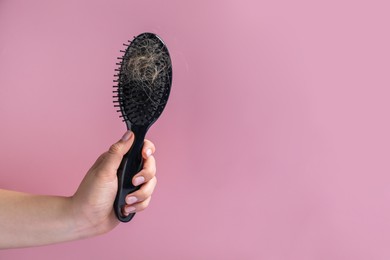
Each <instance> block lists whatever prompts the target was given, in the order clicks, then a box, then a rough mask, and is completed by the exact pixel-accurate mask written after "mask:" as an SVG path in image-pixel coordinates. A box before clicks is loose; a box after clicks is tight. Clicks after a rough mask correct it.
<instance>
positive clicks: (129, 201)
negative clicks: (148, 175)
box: [126, 196, 138, 204]
mask: <svg viewBox="0 0 390 260" xmlns="http://www.w3.org/2000/svg"><path fill="white" fill-rule="evenodd" d="M137 200H138V199H137V198H136V197H134V196H130V197H127V198H126V203H127V204H133V203H135V202H137Z"/></svg>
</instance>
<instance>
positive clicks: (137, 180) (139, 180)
mask: <svg viewBox="0 0 390 260" xmlns="http://www.w3.org/2000/svg"><path fill="white" fill-rule="evenodd" d="M144 181H145V178H144V177H142V176H139V177H137V178H135V180H134V185H135V186H138V185H140V184H142V183H144Z"/></svg>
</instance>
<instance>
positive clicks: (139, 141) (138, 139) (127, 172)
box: [114, 129, 146, 222]
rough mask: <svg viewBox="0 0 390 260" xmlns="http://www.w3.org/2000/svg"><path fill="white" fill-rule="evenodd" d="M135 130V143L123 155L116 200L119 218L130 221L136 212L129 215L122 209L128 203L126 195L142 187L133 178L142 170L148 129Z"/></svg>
mask: <svg viewBox="0 0 390 260" xmlns="http://www.w3.org/2000/svg"><path fill="white" fill-rule="evenodd" d="M134 130H135V129H132V131H133V132H134V142H133V145H132V146H131V148H130V150H129V152H127V153H126V154H125V155H124V156H123V159H122V161H121V164H120V166H119V168H118V171H117V176H118V192H117V194H116V198H115V201H114V211H115V214H116V216H117V218H118V220H119V221H121V222H129V221H130V220H131V219H132V218H133V217H134V215H135V213H130V214H129V215H128V216H125V215H123V213H122V209H123V207H124V206H125V205H126V201H125V200H126V196H127V195H128V194H130V193H132V192H134V191H136V190H138V189H139V188H140V186H134V185H133V183H132V179H133V177H134V175H136V174H137V173H138V172H139V171H141V170H142V166H143V158H142V147H143V145H144V139H145V134H146V131H139V129H136V131H134ZM137 130H138V131H137Z"/></svg>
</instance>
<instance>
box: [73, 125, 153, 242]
mask: <svg viewBox="0 0 390 260" xmlns="http://www.w3.org/2000/svg"><path fill="white" fill-rule="evenodd" d="M133 141H134V135H133V134H132V132H130V131H128V132H126V133H125V135H124V136H123V137H122V139H121V140H119V141H118V142H117V143H115V144H113V145H112V146H111V147H110V149H109V150H108V151H107V152H105V153H103V154H102V155H101V156H100V157H99V158H98V159H97V160H96V162H95V164H94V165H93V166H92V167H91V169H90V170H89V171H88V173H87V174H86V176H85V177H84V179H83V181H82V182H81V184H80V186H79V188H78V190H77V191H76V193H75V194H74V196H73V197H71V200H72V211H73V216H74V220H75V225H76V227H77V229H78V231H79V234H80V236H81V237H80V238H84V237H89V236H94V235H98V234H102V233H105V232H108V231H110V230H111V229H113V228H114V227H115V226H116V225H118V224H119V221H118V220H117V218H116V216H115V213H114V210H113V202H114V200H115V196H116V192H117V189H118V180H117V175H116V173H117V170H118V168H119V165H120V163H121V160H122V158H123V156H124V155H125V154H126V153H127V152H128V151H129V149H130V147H131V145H132V143H133ZM154 151H155V147H154V144H153V143H152V142H150V141H148V140H145V143H144V146H143V150H142V156H143V158H144V165H143V169H142V170H141V171H140V172H139V173H137V174H136V175H135V176H134V178H133V185H135V186H138V185H142V186H141V188H140V189H139V190H137V191H135V192H133V193H131V194H129V195H128V196H127V197H126V203H127V205H126V206H125V208H124V209H123V213H124V214H125V215H128V214H130V213H133V212H138V211H142V210H144V209H145V208H146V207H147V206H148V205H149V203H150V199H151V195H152V193H153V190H154V188H155V186H156V183H157V179H156V176H155V174H156V162H155V159H154V157H153V153H154Z"/></svg>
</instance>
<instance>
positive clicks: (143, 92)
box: [113, 33, 172, 222]
mask: <svg viewBox="0 0 390 260" xmlns="http://www.w3.org/2000/svg"><path fill="white" fill-rule="evenodd" d="M123 45H124V46H126V47H125V48H126V50H124V51H122V50H121V52H123V53H124V54H123V56H122V57H118V59H119V60H120V62H119V63H117V65H119V68H118V69H116V70H115V71H117V74H116V75H115V77H117V78H116V79H115V80H114V82H116V83H117V85H116V86H114V88H115V89H114V91H113V92H114V93H115V95H114V99H115V100H114V104H115V105H114V106H115V107H117V108H119V110H117V112H120V113H121V115H120V117H122V118H123V121H124V122H125V123H126V127H127V129H128V130H131V131H133V133H134V142H133V145H132V146H131V148H130V150H129V152H128V153H126V154H125V155H124V157H123V159H122V162H121V164H120V166H119V168H118V171H117V176H118V192H117V195H116V198H115V202H114V211H115V214H116V216H117V218H118V219H119V220H120V221H122V222H128V221H130V220H131V219H132V218H133V217H134V215H135V213H131V214H129V215H128V216H125V215H124V214H123V207H124V206H125V205H126V202H125V198H126V196H127V195H128V194H129V193H132V192H134V191H136V190H138V189H139V188H140V187H139V186H134V185H133V184H132V179H133V177H134V175H135V174H137V173H138V172H139V171H140V170H141V169H142V166H143V158H142V154H141V152H142V147H143V144H144V139H145V136H146V133H147V131H148V129H149V127H150V126H151V125H152V124H153V123H154V122H155V121H156V120H157V119H158V118H159V116H160V115H161V113H162V112H163V110H164V108H165V105H166V104H167V101H168V97H169V93H170V90H171V85H172V63H171V58H170V56H169V52H168V48H167V46H166V45H165V43H164V42H163V41H162V40H161V38H160V37H159V36H157V35H156V34H153V33H142V34H140V35H138V36H137V37H134V39H133V40H132V41H129V44H123Z"/></svg>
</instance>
